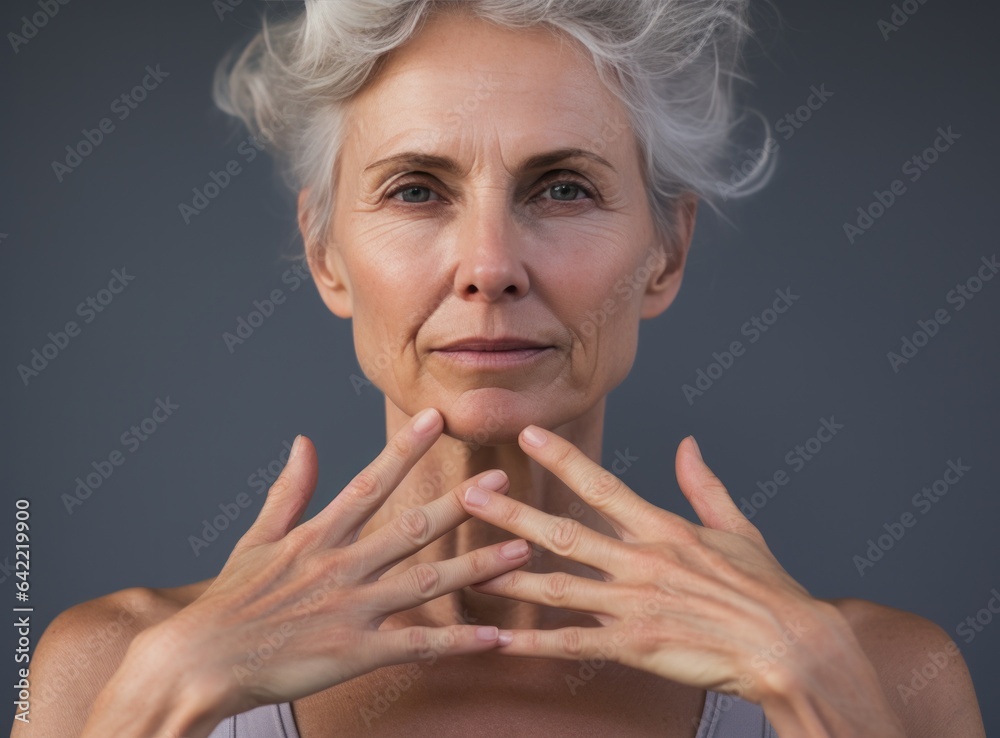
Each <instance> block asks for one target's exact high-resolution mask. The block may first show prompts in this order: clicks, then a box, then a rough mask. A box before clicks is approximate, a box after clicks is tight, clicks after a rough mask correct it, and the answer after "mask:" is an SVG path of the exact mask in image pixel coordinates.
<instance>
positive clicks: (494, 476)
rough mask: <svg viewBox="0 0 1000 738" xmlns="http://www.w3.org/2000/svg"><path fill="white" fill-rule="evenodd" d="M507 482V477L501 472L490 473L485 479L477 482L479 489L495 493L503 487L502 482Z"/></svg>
mask: <svg viewBox="0 0 1000 738" xmlns="http://www.w3.org/2000/svg"><path fill="white" fill-rule="evenodd" d="M506 481H507V475H506V474H504V473H503V472H502V471H491V472H490V473H489V474H487V475H486V476H485V477H483V478H482V479H480V480H479V482H478V484H479V486H480V487H484V488H485V489H491V490H493V491H494V492H496V491H497V490H498V489H500V488H501V487H503V485H504V482H506Z"/></svg>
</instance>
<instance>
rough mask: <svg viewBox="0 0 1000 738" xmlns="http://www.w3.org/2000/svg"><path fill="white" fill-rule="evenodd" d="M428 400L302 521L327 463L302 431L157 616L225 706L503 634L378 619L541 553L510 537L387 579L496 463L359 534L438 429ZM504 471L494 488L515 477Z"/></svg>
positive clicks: (456, 514)
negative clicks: (251, 511) (180, 601)
mask: <svg viewBox="0 0 1000 738" xmlns="http://www.w3.org/2000/svg"><path fill="white" fill-rule="evenodd" d="M428 412H429V417H430V420H431V424H430V426H429V427H427V428H424V429H423V430H422V431H418V429H417V428H416V427H415V423H416V421H418V420H419V419H420V418H421V414H417V416H415V417H414V419H412V420H411V421H410V422H409V423H408V424H407V425H406V426H405V427H403V428H402V429H400V431H399V432H398V433H396V435H394V436H393V437H392V438H391V439H390V441H389V443H388V445H387V446H386V448H385V450H383V451H382V453H381V454H379V456H378V457H377V458H376V459H375V460H374V461H373V462H372V463H371V464H370V465H369V466H368V467H366V468H365V469H364V470H363V471H362V472H361V473H359V474H358V475H357V476H356V477H355V478H354V479H353V480H352V481H351V482H350V484H348V485H347V487H345V488H344V490H343V491H342V492H341V493H340V494H339V495H337V497H336V498H334V500H333V501H332V502H330V504H329V505H327V506H326V507H325V508H324V509H323V510H322V511H320V512H319V513H318V514H317V515H316V516H314V517H313V518H312V519H310V520H308V521H307V522H305V523H303V524H301V525H298V526H296V524H297V523H298V521H299V519H300V518H301V516H302V514H303V512H304V511H305V509H306V507H307V505H308V503H309V500H310V498H311V497H312V493H313V489H314V488H315V485H316V478H317V465H316V453H315V449H314V448H313V445H312V443H311V442H310V441H309V440H308V439H306V438H305V437H303V436H300V437H299V438H297V439H296V443H295V445H294V446H293V450H292V453H291V455H290V457H289V460H288V463H287V465H286V466H285V469H284V470H283V471H282V473H281V476H280V477H279V478H278V479H277V480H276V481H275V483H274V485H273V486H272V487H271V489H270V490H269V491H268V495H267V499H266V501H265V503H264V506H263V508H262V509H261V511H260V514H259V515H258V516H257V519H256V521H255V522H254V523H253V525H252V526H251V527H250V529H249V530H248V531H247V533H246V534H245V535H244V536H243V537H242V538H241V539H240V540H239V542H238V543H237V544H236V547H235V548H234V549H233V552H232V554H231V555H230V557H229V559H228V560H227V561H226V564H225V566H224V567H223V569H222V571H221V572H220V574H219V576H218V577H217V578H216V579H215V580H214V581H213V583H212V584H211V585H210V586H209V587H208V588H207V589H206V590H205V592H204V593H203V594H202V595H201V596H200V597H198V598H197V599H196V600H195V601H193V602H192V603H191V604H189V605H188V606H187V607H185V608H183V609H182V610H180V611H179V612H178V613H176V614H175V615H174V616H172V617H171V618H168V619H167V620H166V621H164V622H163V623H161V624H160V625H158V626H155V627H154V628H152V629H151V631H152V635H150V636H148V637H147V639H146V640H147V641H148V640H151V641H152V643H153V644H155V646H156V647H157V648H159V649H160V652H161V653H167V652H172V653H176V654H180V655H181V657H182V658H184V659H186V660H188V662H189V663H191V664H192V668H195V669H197V674H196V675H195V678H196V679H197V680H198V684H200V685H203V686H204V687H205V688H206V689H211V690H212V693H213V694H218V695H219V701H221V702H224V703H225V706H226V707H225V715H223V717H225V716H227V715H233V714H237V713H239V712H243V711H246V710H249V709H251V708H253V707H256V706H258V705H262V704H268V703H276V702H285V701H290V700H293V699H296V698H300V697H303V696H306V695H310V694H313V693H315V692H318V691H320V690H323V689H325V688H327V687H330V686H333V685H335V684H338V683H340V682H343V681H346V680H348V679H351V678H353V677H356V676H359V675H361V674H364V673H366V672H369V671H372V670H373V669H376V668H378V667H380V666H385V665H388V664H397V663H404V662H409V661H415V660H417V659H420V658H425V657H428V656H444V655H452V654H466V653H474V652H478V651H484V650H488V649H492V648H495V647H496V646H497V644H498V642H499V636H500V635H501V634H500V632H499V631H498V629H497V628H496V627H494V626H483V627H479V628H477V627H476V626H473V625H452V626H447V627H419V626H414V627H406V628H400V629H394V630H389V629H387V630H379V625H380V624H381V623H382V621H383V620H385V619H386V617H388V616H389V615H390V614H391V613H394V612H397V611H400V610H405V609H408V608H412V607H415V606H417V605H420V604H422V603H425V602H427V601H429V600H432V599H434V598H436V597H439V596H441V595H443V594H446V593H448V592H452V591H454V590H457V589H461V588H462V587H465V586H468V585H469V584H472V583H474V582H478V581H482V580H483V579H486V578H489V577H493V576H495V575H497V574H500V573H502V572H505V571H508V570H510V569H513V568H515V567H517V566H521V565H522V564H524V563H526V562H527V561H528V560H529V558H530V548H528V547H525V548H526V549H527V550H526V551H525V552H524V553H523V554H521V555H518V556H515V557H514V558H513V559H509V558H505V557H504V555H503V554H502V552H501V549H502V548H503V547H504V546H505V545H507V544H509V543H510V541H506V542H504V543H500V544H496V545H492V546H485V547H483V548H480V549H477V550H475V551H471V552H469V553H466V554H464V555H462V556H457V557H455V558H453V559H448V560H446V561H440V562H436V563H433V564H426V563H425V564H419V565H416V566H413V567H411V568H410V569H408V570H406V571H405V572H403V573H400V574H396V575H393V576H389V577H386V578H384V579H380V577H381V575H382V574H384V573H385V572H386V571H387V570H388V569H390V568H391V567H392V566H394V565H395V564H396V563H398V562H399V561H401V560H402V559H404V558H405V557H407V556H410V555H411V554H413V553H414V552H416V551H418V550H420V549H421V548H423V547H424V546H425V545H427V544H428V543H429V542H431V541H433V540H435V539H436V538H438V537H440V536H441V535H442V534H444V533H446V532H447V531H449V530H451V529H452V528H455V527H456V526H457V525H459V524H460V523H462V522H463V521H465V520H468V519H469V516H468V514H467V513H466V512H465V510H464V509H463V508H462V504H461V500H460V497H459V495H460V492H461V491H463V490H464V489H465V488H466V487H468V486H469V484H470V483H479V482H481V481H482V480H483V479H484V477H486V476H487V475H488V472H484V473H483V474H479V475H476V476H475V477H473V478H472V479H471V480H469V481H467V482H465V483H463V484H462V485H460V486H459V487H456V488H455V489H453V490H452V491H451V492H449V493H448V494H446V495H444V496H442V497H440V498H438V499H436V500H434V501H433V502H430V503H428V504H426V505H423V506H421V507H417V508H413V509H409V510H405V511H404V512H403V513H402V514H401V515H400V516H399V517H398V518H396V520H395V521H394V522H393V523H391V524H389V525H385V526H383V527H382V528H379V529H378V530H377V531H375V532H373V533H371V534H370V535H366V536H365V537H364V538H362V539H360V540H358V534H359V532H360V529H361V528H362V527H363V526H364V524H365V523H366V522H367V521H368V519H369V518H370V517H371V516H372V515H373V514H374V513H375V512H376V510H377V509H378V508H379V507H380V506H381V505H382V504H383V502H384V501H385V500H386V498H387V497H388V495H389V493H390V492H392V491H393V489H394V488H395V487H396V486H397V485H398V484H399V483H400V481H401V480H402V479H403V477H404V476H405V475H406V474H407V472H408V471H409V470H410V469H411V468H412V466H413V465H414V463H415V462H416V461H417V459H419V458H420V457H421V456H422V455H423V454H424V453H425V452H426V451H427V450H428V449H429V448H430V447H431V445H432V444H433V443H434V441H435V440H436V439H437V438H438V436H439V435H440V433H441V430H442V428H443V424H442V421H441V416H440V414H439V413H438V412H437V411H436V410H430V411H428ZM501 479H502V481H501V482H500V483H499V484H498V485H497V490H496V491H497V493H503V492H505V491H506V488H507V487H508V484H509V483H508V481H507V479H506V478H505V477H503V476H502V475H501ZM500 496H502V494H501V495H500ZM522 543H523V542H522ZM147 632H148V631H147ZM143 635H144V636H145V635H146V634H143ZM220 685H221V686H220ZM220 719H221V718H220Z"/></svg>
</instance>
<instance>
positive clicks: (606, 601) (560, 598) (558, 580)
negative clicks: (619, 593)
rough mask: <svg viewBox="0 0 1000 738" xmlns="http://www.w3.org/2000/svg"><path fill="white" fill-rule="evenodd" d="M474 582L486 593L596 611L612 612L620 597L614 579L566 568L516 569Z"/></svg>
mask: <svg viewBox="0 0 1000 738" xmlns="http://www.w3.org/2000/svg"><path fill="white" fill-rule="evenodd" d="M470 586H471V589H474V590H475V591H477V592H483V593H485V594H491V595H497V596H498V597H508V598H511V599H515V600H521V601H523V602H534V603H535V604H537V605H550V606H552V607H558V608H561V609H563V610H576V611H577V612H585V613H590V614H595V615H611V614H612V611H611V608H613V607H614V605H615V603H616V602H618V601H619V599H620V598H617V597H615V593H614V590H613V588H614V586H615V585H614V584H613V583H610V582H598V581H596V580H594V579H587V578H586V577H579V576H575V575H573V574H569V573H567V572H564V571H558V572H552V573H549V574H535V573H532V572H527V571H523V570H520V569H516V570H514V571H509V572H507V573H505V574H501V575H500V576H497V577H493V578H492V579H488V580H486V581H485V582H479V583H478V584H473V585H470Z"/></svg>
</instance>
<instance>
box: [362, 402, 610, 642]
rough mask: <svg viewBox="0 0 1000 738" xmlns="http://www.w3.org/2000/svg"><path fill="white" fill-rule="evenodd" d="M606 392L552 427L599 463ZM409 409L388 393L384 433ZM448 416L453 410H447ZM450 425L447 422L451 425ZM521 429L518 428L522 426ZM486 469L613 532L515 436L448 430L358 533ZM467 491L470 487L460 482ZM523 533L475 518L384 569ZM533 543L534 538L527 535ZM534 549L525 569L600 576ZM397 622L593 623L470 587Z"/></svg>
mask: <svg viewBox="0 0 1000 738" xmlns="http://www.w3.org/2000/svg"><path fill="white" fill-rule="evenodd" d="M604 404H605V400H604V398H602V399H601V400H600V401H599V402H598V403H597V404H596V405H594V407H592V408H591V409H590V410H588V411H587V412H586V413H585V414H584V415H582V416H580V417H578V418H576V419H574V420H572V421H570V422H569V423H566V424H564V425H560V426H557V427H555V428H547V430H552V431H553V432H554V433H556V434H558V435H560V436H562V437H563V438H565V439H567V440H568V441H569V442H570V443H572V444H573V445H574V446H576V447H577V448H579V449H580V450H581V451H582V452H583V453H584V454H586V455H587V457H588V458H590V459H591V460H593V461H595V462H596V463H598V464H600V462H601V442H602V435H603V430H604ZM409 419H410V418H409V416H408V415H406V414H405V413H404V412H403V411H402V410H400V409H399V408H398V407H396V405H395V404H394V403H392V402H391V401H390V400H389V399H388V398H386V437H387V438H389V437H391V436H392V435H393V434H394V433H396V431H397V430H399V429H400V428H401V427H402V426H403V424H405V423H406V422H407V421H408V420H409ZM446 419H447V416H446ZM446 427H447V426H446ZM518 430H520V429H518ZM488 469H502V470H503V471H504V472H505V473H506V474H507V476H508V478H509V479H510V489H509V491H508V492H507V496H508V497H510V498H511V499H514V500H518V501H520V502H523V503H525V504H526V505H530V506H531V507H533V508H535V509H537V510H541V511H542V512H545V513H548V514H550V515H556V516H563V517H571V518H573V519H575V520H578V521H579V522H581V523H582V524H583V525H586V526H587V527H589V528H592V529H593V530H596V531H597V532H599V533H603V534H605V535H609V536H612V537H615V533H614V531H613V529H612V528H611V526H610V525H609V524H608V523H607V521H605V520H604V518H602V517H601V516H600V515H599V514H598V513H597V512H596V511H595V510H594V509H593V508H591V507H590V506H589V505H587V504H586V503H584V502H583V501H582V500H581V499H580V497H579V496H578V495H577V494H576V493H575V492H573V491H572V490H571V489H570V488H569V487H567V486H566V485H565V484H563V483H562V482H561V481H560V480H559V479H558V478H557V477H556V476H555V475H554V474H552V473H551V472H549V471H548V470H547V469H545V468H544V467H542V466H541V465H540V464H538V463H537V462H536V461H534V460H533V459H532V458H531V457H529V456H528V455H527V454H525V453H524V452H523V451H522V450H521V448H520V446H518V445H517V442H516V441H515V442H513V443H503V444H496V445H481V444H479V443H475V442H467V441H463V440H460V439H456V438H453V437H451V436H448V435H446V434H442V435H441V436H440V437H439V438H438V440H437V441H436V442H435V444H434V446H432V447H431V449H430V450H429V451H428V452H427V453H426V454H424V456H423V457H421V458H420V459H419V460H418V461H417V463H416V464H415V465H414V467H413V469H412V470H411V471H410V473H409V474H407V475H406V478H405V479H404V480H403V482H402V483H401V484H400V485H399V486H398V487H397V488H396V489H395V491H393V492H392V493H391V494H390V496H389V497H388V499H387V500H386V502H385V503H384V504H383V506H382V507H381V508H380V509H379V510H378V511H377V512H376V513H375V515H373V516H372V518H371V519H370V520H369V521H368V523H367V524H366V525H365V527H364V528H363V529H362V531H361V534H360V537H364V536H366V535H369V534H371V533H372V532H374V531H375V530H378V529H379V528H381V527H382V526H383V525H387V524H389V523H390V522H392V521H393V520H395V519H396V518H397V517H398V516H399V514H400V513H402V511H403V510H406V509H407V508H411V507H419V506H421V505H425V504H427V503H428V502H430V501H431V500H433V499H436V498H437V497H440V496H442V495H444V494H448V493H450V492H451V490H452V489H454V488H455V487H457V486H458V485H460V484H462V483H463V482H465V481H466V480H467V479H468V478H469V477H471V476H473V475H475V474H479V473H480V472H484V471H486V470H488ZM462 492H463V493H464V487H463V488H462ZM517 537H518V536H516V535H514V534H513V533H511V532H509V531H506V530H504V529H502V528H499V527H496V526H493V525H490V524H489V523H485V522H483V521H481V520H479V519H477V518H474V517H471V518H469V519H468V520H467V521H465V522H463V523H461V524H460V525H458V526H457V527H456V528H453V529H452V530H450V531H448V532H446V533H445V534H444V535H443V536H441V537H440V538H438V539H437V540H436V541H432V542H431V543H429V544H427V545H426V546H425V547H424V548H423V549H421V550H419V551H417V552H415V553H414V554H413V555H412V556H409V557H408V558H406V559H403V560H402V561H400V562H399V563H398V564H397V565H396V566H394V567H393V568H392V569H390V570H389V571H387V572H386V573H385V574H384V575H383V576H384V577H390V576H394V575H396V574H399V573H401V572H403V571H405V570H406V569H409V568H410V567H411V566H413V565H414V564H417V563H421V562H435V561H443V560H445V559H450V558H454V557H456V556H461V555H462V554H464V553H468V552H469V551H473V550H475V549H477V548H481V547H483V546H486V545H490V544H493V543H499V542H501V541H507V540H510V539H513V538H517ZM527 540H528V542H529V543H533V542H532V541H531V539H530V538H527ZM532 547H533V550H534V552H535V553H534V556H533V557H532V558H531V559H530V560H529V561H528V563H526V564H524V565H523V566H522V567H521V570H522V571H530V572H539V573H541V572H553V571H565V572H569V573H571V574H575V575H578V576H585V577H589V578H592V579H599V578H601V577H600V574H599V573H597V572H595V571H594V570H593V569H591V568H590V567H588V566H586V565H584V564H580V563H578V562H575V561H571V560H569V559H565V558H560V557H558V556H555V555H553V554H551V553H550V552H548V551H546V550H544V549H542V548H540V547H539V546H537V545H533V546H532ZM390 619H391V621H392V622H393V624H394V626H397V627H403V626H406V625H450V624H454V623H473V624H476V623H482V624H486V625H496V626H499V627H501V628H542V627H561V626H565V625H574V624H587V623H592V618H591V617H590V616H587V615H584V614H581V613H573V612H568V611H565V610H559V609H556V608H550V607H547V606H543V605H536V604H533V603H528V602H522V601H520V600H514V599H508V598H506V597H498V596H494V595H487V594H482V593H479V592H475V591H473V590H471V589H469V588H468V587H464V588H462V589H460V590H458V591H456V592H452V593H449V594H447V595H444V596H442V597H439V598H437V599H435V600H432V601H430V602H427V603H425V604H423V605H420V606H418V607H415V608H412V609H410V610H405V611H403V612H400V613H396V614H394V615H392V616H390Z"/></svg>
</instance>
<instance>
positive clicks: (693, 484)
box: [675, 436, 759, 535]
mask: <svg viewBox="0 0 1000 738" xmlns="http://www.w3.org/2000/svg"><path fill="white" fill-rule="evenodd" d="M675 468H676V471H677V483H678V484H679V485H680V488H681V492H683V493H684V496H685V497H686V498H687V500H688V502H690V503H691V507H693V508H694V511H695V513H696V514H697V515H698V518H699V520H701V522H702V524H703V525H704V526H705V527H706V528H715V529H717V530H724V531H729V532H732V533H744V534H749V535H753V533H752V532H751V531H754V532H755V531H756V530H757V529H756V528H755V527H754V525H753V524H752V523H751V522H750V521H749V520H747V518H746V516H745V515H744V514H743V513H742V512H740V509H739V507H737V506H736V503H735V502H733V498H732V497H731V496H730V494H729V490H727V489H726V486H725V485H724V484H723V483H722V481H721V480H720V479H719V478H718V477H717V476H715V472H713V471H712V470H711V469H709V468H708V464H706V463H705V460H704V459H703V458H702V456H701V449H699V448H698V442H697V441H695V440H694V436H688V437H687V438H685V439H684V440H683V441H681V444H680V446H678V448H677V457H676V461H675ZM758 535H759V534H758Z"/></svg>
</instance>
